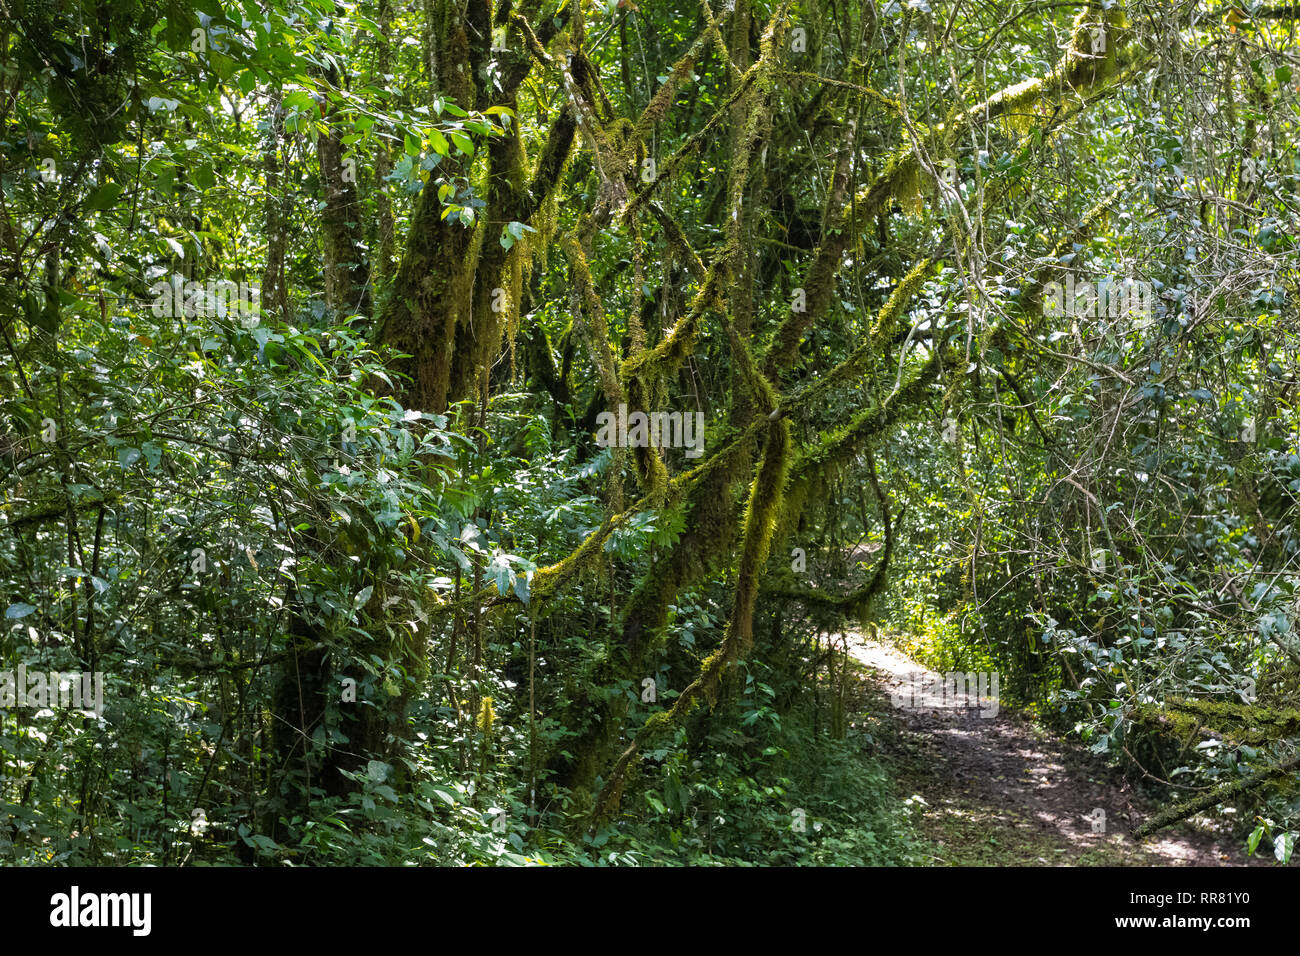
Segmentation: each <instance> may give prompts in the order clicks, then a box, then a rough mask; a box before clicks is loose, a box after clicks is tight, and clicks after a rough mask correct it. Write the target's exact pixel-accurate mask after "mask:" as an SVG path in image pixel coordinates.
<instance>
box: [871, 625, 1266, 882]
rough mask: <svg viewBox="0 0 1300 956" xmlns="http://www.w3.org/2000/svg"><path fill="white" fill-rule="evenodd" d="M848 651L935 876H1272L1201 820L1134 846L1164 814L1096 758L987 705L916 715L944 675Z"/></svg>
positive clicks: (884, 648) (884, 653) (879, 651)
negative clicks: (1125, 872) (1096, 871)
mask: <svg viewBox="0 0 1300 956" xmlns="http://www.w3.org/2000/svg"><path fill="white" fill-rule="evenodd" d="M849 640H850V644H849V651H850V654H851V656H852V657H853V658H854V659H855V660H856V661H857V662H858V663H859V664H861V665H862V667H863V668H864V672H863V673H862V674H861V675H860V676H863V677H865V682H864V683H863V684H861V685H860V690H861V691H862V692H863V694H862V699H860V700H859V701H857V702H856V704H857V706H856V709H857V710H858V713H860V714H863V716H864V717H866V718H867V719H868V720H869V721H870V722H872V723H874V724H876V725H877V729H878V730H881V731H883V733H878V734H873V736H875V737H876V739H877V741H878V744H879V747H880V756H881V757H882V759H884V760H885V761H887V762H888V763H889V764H890V765H891V767H892V771H893V773H894V776H895V779H896V780H898V781H899V786H900V788H901V790H902V791H905V792H901V793H900V797H902V798H905V799H906V800H908V801H910V802H909V804H908V805H909V806H910V807H912V808H913V814H914V819H915V822H916V825H917V827H918V828H919V830H920V831H921V833H922V834H923V836H924V837H925V838H926V840H927V841H928V842H929V844H930V847H929V849H928V851H927V854H928V855H929V856H930V858H931V859H930V860H929V861H928V862H929V863H930V864H931V865H939V866H942V865H953V866H1042V865H1049V866H1267V865H1269V863H1270V861H1266V860H1264V859H1262V858H1259V857H1255V858H1251V857H1247V856H1246V854H1245V850H1244V848H1243V847H1242V846H1241V841H1240V840H1239V839H1235V838H1233V837H1232V836H1231V834H1229V833H1227V832H1226V831H1224V830H1222V829H1220V830H1217V831H1216V829H1215V824H1214V822H1213V821H1211V820H1209V819H1205V818H1193V819H1192V820H1190V821H1188V822H1186V823H1182V824H1178V825H1176V826H1173V827H1169V828H1167V829H1165V830H1161V831H1160V832H1158V833H1156V834H1154V835H1153V836H1151V837H1148V838H1147V839H1146V840H1143V841H1141V842H1138V841H1136V840H1135V839H1134V838H1133V837H1132V836H1131V835H1130V829H1131V828H1132V827H1134V826H1136V825H1138V824H1139V823H1141V822H1142V821H1143V820H1145V819H1146V818H1147V817H1148V816H1149V815H1150V814H1152V813H1154V812H1156V811H1157V810H1158V809H1160V804H1159V802H1158V801H1156V800H1154V799H1153V798H1151V797H1148V796H1146V795H1144V794H1141V793H1139V792H1137V791H1136V790H1135V789H1134V788H1133V787H1131V786H1129V785H1128V783H1127V782H1126V781H1125V780H1124V779H1123V777H1122V775H1121V774H1120V773H1119V772H1117V771H1116V770H1114V769H1112V768H1109V767H1107V766H1106V765H1105V764H1104V763H1102V762H1101V761H1100V759H1099V758H1098V757H1097V756H1096V755H1094V754H1092V753H1090V752H1089V751H1088V750H1087V749H1085V748H1083V747H1081V746H1079V745H1077V744H1074V743H1073V742H1070V741H1067V740H1062V739H1061V738H1059V737H1057V736H1055V735H1053V734H1051V733H1049V732H1047V731H1045V730H1044V729H1043V728H1042V727H1040V726H1038V725H1036V724H1034V723H1032V722H1031V721H1029V720H1027V719H1026V718H1024V717H1023V716H1021V715H1018V714H1016V713H1013V712H1011V711H1010V710H1008V709H1006V708H1005V707H996V708H994V707H992V706H990V704H989V702H986V703H985V706H984V709H983V713H981V711H980V710H979V709H977V708H975V707H964V708H961V709H958V708H956V707H952V706H947V707H945V706H942V705H940V706H918V705H924V704H932V703H933V697H931V698H922V697H921V696H920V695H919V694H918V695H917V696H916V697H915V698H913V696H912V694H911V693H910V691H911V690H912V688H914V687H916V686H917V685H916V684H909V683H907V682H909V681H916V680H936V679H937V677H938V675H936V674H935V673H934V672H932V671H928V670H926V669H925V668H924V667H922V666H921V665H919V664H917V663H915V662H914V661H911V660H909V659H908V658H906V657H905V656H903V655H902V654H901V653H900V652H899V651H898V650H896V649H894V648H893V647H890V646H888V645H886V644H883V643H878V642H873V641H870V640H868V639H866V638H864V637H862V636H861V635H849ZM921 686H924V685H921ZM994 711H996V713H994ZM1103 815H1104V816H1103Z"/></svg>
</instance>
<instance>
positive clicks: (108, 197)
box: [86, 183, 122, 212]
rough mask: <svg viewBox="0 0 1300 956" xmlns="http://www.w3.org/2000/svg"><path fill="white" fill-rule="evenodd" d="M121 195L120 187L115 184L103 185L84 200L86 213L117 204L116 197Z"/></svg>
mask: <svg viewBox="0 0 1300 956" xmlns="http://www.w3.org/2000/svg"><path fill="white" fill-rule="evenodd" d="M121 194H122V187H121V186H119V185H118V184H117V183H104V185H102V186H100V187H99V188H98V189H96V190H95V191H94V192H93V193H91V194H90V196H89V197H88V198H87V199H86V212H95V211H96V210H97V209H107V208H108V207H109V206H111V205H113V203H115V202H117V197H118V196H120V195H121Z"/></svg>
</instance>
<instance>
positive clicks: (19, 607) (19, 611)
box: [5, 603, 36, 621]
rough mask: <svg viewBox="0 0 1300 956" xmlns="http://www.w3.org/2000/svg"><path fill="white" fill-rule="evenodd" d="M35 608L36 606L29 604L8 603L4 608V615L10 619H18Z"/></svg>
mask: <svg viewBox="0 0 1300 956" xmlns="http://www.w3.org/2000/svg"><path fill="white" fill-rule="evenodd" d="M35 610H36V608H35V607H34V606H33V605H31V604H21V603H20V604H10V605H9V607H8V608H7V609H6V610H5V617H7V618H8V619H9V620H11V621H19V620H22V619H23V618H25V617H26V616H27V615H29V614H31V613H32V612H33V611H35Z"/></svg>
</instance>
